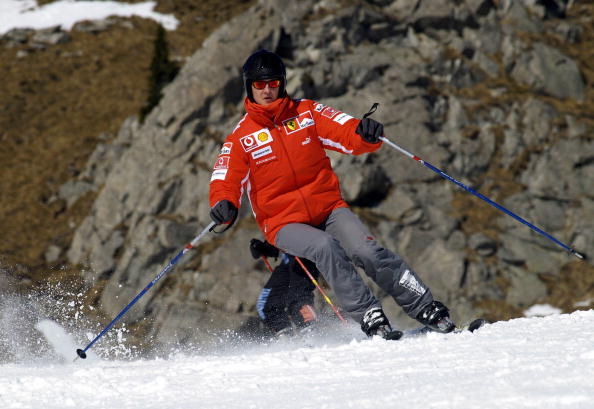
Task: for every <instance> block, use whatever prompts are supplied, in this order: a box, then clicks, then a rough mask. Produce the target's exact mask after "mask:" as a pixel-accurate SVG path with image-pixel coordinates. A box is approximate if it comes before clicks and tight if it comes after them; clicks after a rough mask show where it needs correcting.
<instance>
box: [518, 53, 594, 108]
mask: <svg viewBox="0 0 594 409" xmlns="http://www.w3.org/2000/svg"><path fill="white" fill-rule="evenodd" d="M511 76H512V77H513V78H514V79H515V80H516V81H518V82H520V83H523V84H526V85H528V86H530V87H533V88H534V89H535V90H537V91H543V92H545V93H547V94H550V95H552V96H554V97H557V98H574V99H576V100H578V101H582V100H583V99H584V96H585V84H584V79H583V77H582V74H581V72H580V69H579V67H578V66H577V64H576V62H575V61H574V60H573V59H571V58H570V57H568V56H567V55H565V54H563V53H562V52H561V51H559V50H558V49H556V48H554V47H551V46H548V45H546V44H544V43H535V44H534V45H533V47H532V49H530V50H528V51H527V52H523V53H520V54H519V55H518V56H517V58H516V63H515V66H514V67H513V69H512V71H511Z"/></svg>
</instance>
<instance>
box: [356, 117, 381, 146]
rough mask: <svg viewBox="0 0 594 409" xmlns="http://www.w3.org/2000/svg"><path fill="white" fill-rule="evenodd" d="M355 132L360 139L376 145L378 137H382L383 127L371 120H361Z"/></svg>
mask: <svg viewBox="0 0 594 409" xmlns="http://www.w3.org/2000/svg"><path fill="white" fill-rule="evenodd" d="M355 132H357V133H358V134H359V135H361V138H363V139H364V140H365V141H366V142H369V143H378V142H379V141H380V140H379V138H380V136H383V135H384V125H382V124H381V123H379V122H377V121H374V120H373V119H371V118H363V119H362V120H361V121H360V122H359V125H358V126H357V130H356V131H355Z"/></svg>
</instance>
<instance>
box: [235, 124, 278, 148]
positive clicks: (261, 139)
mask: <svg viewBox="0 0 594 409" xmlns="http://www.w3.org/2000/svg"><path fill="white" fill-rule="evenodd" d="M239 141H240V142H241V146H242V147H243V150H245V151H246V152H250V151H252V150H254V149H256V148H258V147H260V146H264V145H266V144H268V143H270V142H272V135H271V134H270V132H269V131H268V129H266V128H264V129H261V130H259V131H256V132H254V133H253V134H251V135H247V136H244V137H243V138H240V139H239Z"/></svg>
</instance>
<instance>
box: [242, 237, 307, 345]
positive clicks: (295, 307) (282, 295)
mask: <svg viewBox="0 0 594 409" xmlns="http://www.w3.org/2000/svg"><path fill="white" fill-rule="evenodd" d="M250 251H251V253H252V257H254V258H255V259H259V258H260V257H267V258H278V257H279V255H280V252H279V251H278V249H277V248H276V247H274V246H273V245H271V244H270V243H268V242H266V241H261V240H258V239H252V240H251V241H250ZM302 262H303V263H304V265H306V268H307V269H308V270H309V272H310V273H311V274H312V276H313V277H314V278H316V279H317V277H318V271H317V269H316V268H315V266H314V265H313V263H311V262H310V261H308V260H302ZM314 289H315V285H314V284H313V283H312V282H311V280H310V279H309V277H307V276H306V274H305V272H304V271H303V269H302V268H301V266H300V265H299V263H298V262H297V261H296V260H295V257H293V256H290V255H288V254H282V255H281V262H280V263H279V264H278V265H277V266H276V267H275V268H274V270H272V274H270V278H269V279H268V281H267V282H266V284H264V288H262V291H261V292H260V296H259V297H258V302H257V304H256V308H257V310H258V315H259V316H260V319H261V320H262V322H263V323H264V324H265V325H266V326H267V327H268V328H269V329H270V330H271V331H272V332H274V334H275V335H276V336H277V337H279V338H282V337H285V336H291V335H293V334H294V333H295V331H294V329H293V326H294V327H295V330H296V331H297V332H299V333H302V332H305V331H307V330H309V329H310V328H311V325H312V324H313V323H314V322H315V321H316V320H317V313H316V310H315V308H314V294H313V291H314Z"/></svg>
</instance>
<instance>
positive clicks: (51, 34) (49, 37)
mask: <svg viewBox="0 0 594 409" xmlns="http://www.w3.org/2000/svg"><path fill="white" fill-rule="evenodd" d="M68 41H70V35H69V34H68V33H67V32H65V31H62V29H61V28H60V26H55V27H51V28H47V29H43V30H38V31H36V32H35V34H33V36H32V37H31V42H32V43H33V46H36V45H40V46H45V45H55V44H62V43H66V42H68Z"/></svg>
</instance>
